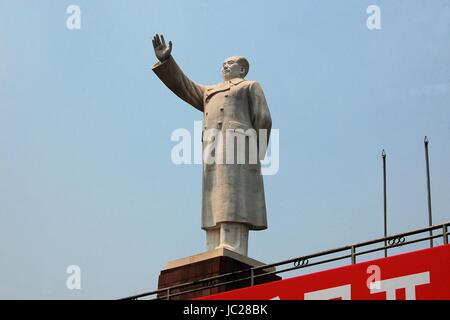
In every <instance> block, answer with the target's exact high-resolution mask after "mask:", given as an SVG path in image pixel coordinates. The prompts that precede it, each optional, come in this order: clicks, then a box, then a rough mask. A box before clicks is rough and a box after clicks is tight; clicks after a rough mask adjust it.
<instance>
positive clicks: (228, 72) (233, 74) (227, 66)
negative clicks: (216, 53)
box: [222, 57, 245, 81]
mask: <svg viewBox="0 0 450 320" xmlns="http://www.w3.org/2000/svg"><path fill="white" fill-rule="evenodd" d="M236 61H237V58H236V57H229V58H227V59H226V60H225V62H224V63H223V64H222V77H223V80H225V81H227V80H230V79H234V78H242V77H243V75H244V73H245V68H243V67H242V66H241V65H240V64H239V63H237V62H236Z"/></svg>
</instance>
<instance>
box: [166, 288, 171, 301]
mask: <svg viewBox="0 0 450 320" xmlns="http://www.w3.org/2000/svg"><path fill="white" fill-rule="evenodd" d="M166 298H167V300H170V288H167V297H166Z"/></svg>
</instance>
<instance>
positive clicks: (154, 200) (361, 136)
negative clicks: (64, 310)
mask: <svg viewBox="0 0 450 320" xmlns="http://www.w3.org/2000/svg"><path fill="white" fill-rule="evenodd" d="M70 4H77V5H79V6H80V8H81V12H82V14H81V23H82V25H81V30H78V31H69V30H68V29H67V28H66V19H67V17H68V14H66V8H67V6H68V5H70ZM371 4H376V5H379V6H380V8H381V19H382V20H381V26H382V29H381V30H377V31H370V30H368V29H367V27H366V19H367V17H368V14H367V13H366V8H367V7H368V6H369V5H371ZM156 32H158V33H164V35H165V36H166V39H170V40H172V41H173V43H174V48H173V55H174V57H175V58H176V59H177V61H178V62H179V64H180V65H181V66H182V68H183V69H184V70H185V72H186V73H187V74H189V75H190V77H191V78H192V79H194V80H196V81H197V82H200V83H204V84H210V83H217V82H220V73H219V70H220V65H221V63H222V61H223V60H224V58H226V57H228V56H230V55H236V54H237V55H245V56H247V57H248V59H249V60H250V63H251V70H250V73H249V75H248V77H247V78H248V79H253V80H258V81H259V82H260V83H261V85H262V87H263V89H264V91H265V94H266V98H267V100H268V103H269V107H270V110H271V113H272V118H273V126H274V128H278V129H279V130H280V161H281V163H280V170H279V173H278V174H277V175H275V176H269V177H265V189H266V201H267V208H268V220H269V229H268V230H266V231H262V232H253V233H252V234H251V235H250V248H249V255H250V256H251V257H253V258H255V259H258V260H261V261H265V262H275V261H278V260H282V259H287V258H291V257H294V256H299V255H303V254H308V253H312V252H316V251H318V250H323V249H329V248H333V247H338V246H341V245H346V244H350V243H353V242H359V241H364V240H369V239H372V238H376V237H379V236H382V233H383V226H382V222H383V216H382V213H383V206H382V167H381V164H382V162H381V157H380V154H381V150H382V149H383V148H384V149H386V151H387V153H388V183H389V214H390V216H389V231H390V233H396V232H401V231H407V230H410V229H413V228H420V227H423V226H426V224H427V204H426V186H425V168H424V154H423V138H424V136H425V135H428V137H429V139H430V155H431V174H432V192H433V211H434V222H435V223H436V224H437V223H442V222H445V221H448V220H450V165H449V164H450V104H449V102H450V41H449V39H450V2H449V1H447V0H441V1H439V0H429V1H421V0H397V1H378V0H372V1H365V0H345V1H344V0H340V1H336V0H329V1H326V0H314V1H312V0H311V1H270V2H269V1H256V0H251V1H237V0H228V1H227V2H226V3H225V2H223V1H220V2H219V1H207V0H196V1H182V0H179V1H167V0H164V1H162V0H161V1H159V0H158V1H156V0H153V1H143V0H142V1H119V0H114V1H113V0H111V1H100V0H96V1H92V0H89V1H87V0H84V1H82V0H75V1H50V0H43V1H13V0H8V1H6V0H0V152H1V153H0V155H1V156H0V298H40V299H47V298H63V299H78V298H87V299H93V298H119V297H123V296H127V295H130V294H134V293H139V292H143V291H149V290H152V289H155V288H156V285H157V276H158V274H159V271H160V270H161V269H162V268H163V267H164V265H165V263H166V262H167V261H169V260H173V259H176V258H181V257H185V256H189V255H192V254H196V253H199V252H202V251H203V250H204V249H205V239H204V232H203V231H201V230H200V212H201V166H200V165H191V166H175V165H174V164H172V162H171V159H170V151H171V149H172V147H173V146H174V145H175V143H174V142H172V141H171V140H170V135H171V133H172V131H173V130H175V129H177V128H187V129H190V130H191V129H192V128H193V122H194V121H195V120H201V118H202V114H201V113H200V112H198V111H197V110H195V109H194V108H192V107H189V106H188V105H186V104H185V103H184V102H182V101H180V100H179V99H178V98H177V97H175V96H174V95H173V94H172V93H171V92H170V91H169V90H167V88H166V87H165V86H164V85H163V84H162V83H161V82H160V81H159V80H158V79H157V78H156V76H155V75H154V74H153V72H152V71H151V66H152V64H153V63H154V62H155V57H154V54H153V48H152V43H151V36H152V35H153V34H154V33H156ZM74 264H75V265H79V266H80V267H81V271H82V289H81V290H72V291H71V290H68V289H67V288H66V279H67V276H68V275H67V274H66V273H65V272H66V267H67V266H68V265H74Z"/></svg>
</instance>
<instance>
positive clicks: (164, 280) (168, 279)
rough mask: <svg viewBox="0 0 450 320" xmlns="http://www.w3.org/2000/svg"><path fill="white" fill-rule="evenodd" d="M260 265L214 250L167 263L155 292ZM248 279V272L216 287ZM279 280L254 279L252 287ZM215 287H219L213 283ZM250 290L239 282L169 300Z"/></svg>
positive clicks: (253, 261) (244, 257)
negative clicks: (241, 289) (236, 290)
mask: <svg viewBox="0 0 450 320" xmlns="http://www.w3.org/2000/svg"><path fill="white" fill-rule="evenodd" d="M262 265H264V263H262V262H260V261H257V260H254V259H251V258H249V257H246V256H242V255H240V254H238V253H235V252H233V251H230V250H227V249H224V248H222V249H216V250H214V251H208V252H205V253H201V254H198V255H195V256H191V257H187V258H183V259H178V260H174V261H171V262H169V263H168V264H167V266H166V269H164V270H162V271H161V273H160V275H159V281H158V289H163V288H167V287H172V286H175V285H179V284H184V283H189V282H192V281H197V280H201V279H205V278H209V277H214V276H218V275H221V274H225V273H230V272H234V271H238V270H247V269H250V268H252V267H257V266H262ZM272 271H275V268H268V269H261V270H258V271H257V272H255V275H258V274H263V273H267V272H272ZM249 276H250V272H244V273H241V274H239V275H236V276H229V277H227V278H225V279H221V280H220V283H223V282H228V281H231V280H235V279H242V278H246V277H249ZM276 280H281V277H279V276H277V275H268V276H264V277H258V278H255V282H254V284H262V283H266V282H271V281H276ZM215 283H219V282H217V280H216V282H215ZM210 284H212V283H208V284H205V283H199V284H198V283H197V284H195V283H194V284H191V285H188V286H185V287H182V288H180V289H172V290H171V291H170V294H171V295H172V294H175V293H179V292H182V291H188V290H193V289H199V288H205V287H206V286H208V285H210ZM248 286H250V280H245V281H240V282H236V283H232V284H227V285H222V286H217V287H213V288H205V289H202V290H199V291H195V292H191V293H185V294H181V295H178V296H174V297H170V299H171V300H187V299H193V298H199V297H203V296H209V295H212V294H216V293H220V292H225V291H230V290H235V289H239V288H244V287H248ZM166 295H167V293H160V294H159V295H158V297H159V298H164V297H166Z"/></svg>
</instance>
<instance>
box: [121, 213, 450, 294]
mask: <svg viewBox="0 0 450 320" xmlns="http://www.w3.org/2000/svg"><path fill="white" fill-rule="evenodd" d="M449 226H450V222H447V223H444V224H441V225H435V226H431V227H427V228H422V229H417V230H413V231H409V232H405V233H400V234H396V235H392V236H388V237H383V238H379V239H375V240H371V241H366V242H361V243H356V244H352V245H348V246H345V247H340V248H337V249H332V250H327V251H322V252H318V253H314V254H310V255H306V256H301V257H297V258H293V259H289V260H284V261H280V262H277V263H272V264H267V265H262V266H258V267H253V268H250V269H245V270H239V271H235V272H230V273H226V274H221V275H218V276H214V277H209V278H205V279H201V280H196V281H190V282H186V283H183V284H179V285H175V286H171V287H167V288H162V289H159V290H155V291H151V292H145V293H142V294H137V295H133V296H130V297H126V298H123V299H121V300H138V299H141V298H148V297H150V296H153V295H156V297H155V299H167V300H170V299H171V298H172V297H175V296H180V295H185V294H189V293H193V292H197V291H201V290H205V289H212V288H215V287H220V286H226V285H230V284H236V283H239V282H244V281H250V286H253V285H254V284H255V279H257V278H260V277H267V276H270V275H275V274H280V273H284V272H288V271H293V270H298V269H303V268H307V267H312V266H317V265H323V264H327V263H331V262H335V261H341V260H345V259H350V262H351V264H355V263H356V262H357V257H359V256H362V255H367V254H369V253H374V252H378V251H386V252H387V250H389V249H393V248H396V247H401V246H405V245H409V244H414V243H419V242H424V241H427V240H429V241H430V246H432V242H433V240H434V239H438V238H442V240H443V244H448V236H449V231H448V228H449ZM435 230H436V231H441V232H440V233H439V232H438V233H437V234H434V235H432V236H430V235H429V234H432V232H433V231H435ZM423 233H428V235H426V236H425V237H420V238H418V239H407V238H408V237H413V236H418V235H421V234H423ZM374 245H375V246H377V247H375V248H369V247H370V246H374ZM362 249H365V250H362ZM359 250H362V251H359ZM338 253H339V254H340V255H338V256H335V257H330V256H332V255H334V254H338ZM314 259H315V260H317V261H313V260H314ZM280 266H284V267H285V268H283V269H280V270H275V271H270V272H264V273H261V274H258V271H260V272H262V271H263V270H268V269H272V268H275V267H280ZM236 276H239V277H240V278H238V279H233V280H228V281H227V279H229V278H231V277H233V278H235V277H236ZM192 286H199V287H198V288H194V289H186V290H184V291H183V290H181V291H179V292H174V291H176V290H180V289H182V288H189V287H192Z"/></svg>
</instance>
